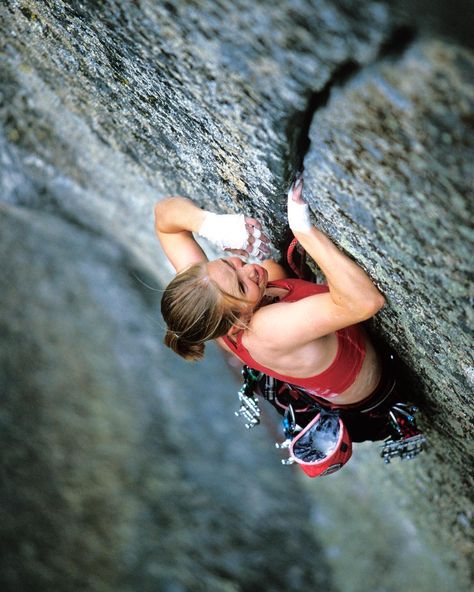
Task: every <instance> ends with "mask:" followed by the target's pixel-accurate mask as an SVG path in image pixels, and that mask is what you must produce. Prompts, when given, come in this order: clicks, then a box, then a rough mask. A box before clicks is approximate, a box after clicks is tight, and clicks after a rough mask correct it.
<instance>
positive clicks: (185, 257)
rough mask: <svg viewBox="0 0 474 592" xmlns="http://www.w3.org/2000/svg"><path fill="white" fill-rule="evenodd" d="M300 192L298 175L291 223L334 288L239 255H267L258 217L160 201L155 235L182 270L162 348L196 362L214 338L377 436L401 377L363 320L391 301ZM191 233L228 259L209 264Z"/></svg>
mask: <svg viewBox="0 0 474 592" xmlns="http://www.w3.org/2000/svg"><path fill="white" fill-rule="evenodd" d="M302 191H303V178H302V176H301V175H300V176H299V177H297V178H296V180H295V182H294V183H293V184H292V186H291V188H290V191H289V193H288V223H289V226H290V229H291V230H292V231H293V233H294V235H295V237H296V238H297V239H298V241H299V243H300V244H301V245H302V247H303V248H304V249H305V251H306V253H307V254H309V256H311V257H312V258H313V260H314V261H315V262H316V264H317V265H318V266H319V268H320V269H321V271H322V272H323V273H324V275H325V278H326V282H327V285H317V284H314V283H311V282H307V281H303V280H300V279H291V278H288V277H287V276H286V273H285V271H284V269H283V267H282V266H281V265H279V264H277V263H276V262H275V261H273V260H270V259H267V260H265V261H263V262H262V263H261V264H255V263H246V262H245V261H243V260H242V259H241V258H240V257H239V256H237V255H240V256H242V255H243V256H248V255H249V254H253V255H256V256H257V257H258V258H259V259H263V258H264V257H265V256H266V255H267V253H268V252H269V249H268V246H267V243H268V238H267V237H266V236H265V234H264V233H263V231H262V227H261V225H260V223H259V222H258V221H257V220H255V219H253V218H247V217H244V216H239V215H217V214H214V213H211V212H208V211H205V210H202V209H200V208H199V207H197V206H196V205H195V204H194V203H193V202H192V201H191V200H190V199H187V198H183V197H170V198H167V199H164V200H163V201H160V202H159V203H158V204H157V205H156V207H155V220H156V226H155V227H156V232H157V234H158V238H159V240H160V242H161V245H162V247H163V249H164V251H165V253H166V255H167V257H168V259H169V261H170V262H171V264H172V265H173V266H174V268H175V269H176V272H177V275H176V276H175V278H174V279H173V280H172V281H171V283H170V284H169V285H168V287H167V288H166V289H165V291H164V294H163V298H162V303H161V308H162V314H163V317H164V319H165V321H166V324H167V326H168V330H167V332H166V336H165V344H166V345H167V346H168V347H170V348H171V349H173V350H174V351H175V352H176V353H177V354H179V355H180V356H182V357H183V358H185V359H188V360H197V359H199V358H201V357H202V355H203V352H204V347H205V343H206V342H207V341H210V340H216V341H217V342H218V343H219V345H220V346H222V347H223V348H224V349H225V350H227V351H228V352H231V353H232V354H233V355H234V356H236V357H237V358H238V359H239V360H240V361H241V362H243V363H244V364H247V365H248V366H249V367H251V368H253V369H255V370H258V371H261V372H264V373H265V374H267V375H270V376H273V377H274V378H276V379H278V380H281V381H283V382H285V383H290V384H292V385H296V386H297V387H302V388H303V389H304V390H305V392H306V393H308V394H309V395H310V396H313V397H315V398H316V399H319V400H320V401H323V402H324V403H327V404H329V405H330V406H331V407H333V408H339V409H342V410H343V411H344V410H345V411H347V418H348V428H349V431H350V434H351V437H352V439H353V440H354V441H362V440H366V439H371V440H375V439H380V438H382V437H385V435H386V424H387V419H386V409H385V412H384V418H383V419H382V418H381V416H380V417H378V416H377V412H376V411H375V412H374V409H376V408H377V407H378V406H380V404H381V403H383V402H384V401H385V400H386V399H387V398H388V397H389V396H390V395H391V394H392V391H393V388H394V379H393V377H392V375H391V373H390V372H387V369H386V367H387V366H388V362H387V361H386V359H385V357H384V355H381V354H380V353H379V352H378V351H377V349H376V348H375V347H374V344H373V343H372V341H371V339H370V338H369V336H368V334H367V332H366V330H365V329H364V327H363V326H362V325H361V323H362V322H363V321H365V320H367V319H369V318H370V317H372V316H373V315H375V314H376V313H377V312H378V311H379V310H380V309H381V308H382V307H383V306H384V303H385V299H384V297H383V295H382V294H381V293H380V291H379V290H378V289H377V287H376V286H375V285H374V283H373V282H372V280H371V279H370V277H369V276H368V275H367V273H366V272H365V271H364V270H363V269H362V268H361V267H360V266H359V265H358V264H357V263H355V262H354V261H352V260H351V259H350V258H349V257H348V256H347V255H345V254H344V253H343V252H342V251H340V250H339V249H338V248H337V247H336V246H335V245H334V244H333V243H332V242H331V240H330V239H329V238H328V237H327V236H326V235H325V234H324V233H323V232H321V230H319V229H318V228H316V227H315V226H313V224H312V223H311V220H310V213H309V208H308V205H307V204H306V203H305V201H304V200H303V197H302ZM193 233H198V234H199V235H201V236H203V237H206V238H207V239H208V240H210V241H211V242H213V243H214V244H216V245H218V246H219V247H221V248H224V249H225V251H227V253H228V256H226V257H222V258H220V259H216V260H213V261H209V260H208V259H207V257H206V255H205V254H204V252H203V250H202V249H201V247H200V246H199V245H198V243H197V242H196V241H195V239H194V237H193ZM389 374H390V376H389ZM369 416H370V417H369Z"/></svg>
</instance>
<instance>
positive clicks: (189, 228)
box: [155, 197, 269, 271]
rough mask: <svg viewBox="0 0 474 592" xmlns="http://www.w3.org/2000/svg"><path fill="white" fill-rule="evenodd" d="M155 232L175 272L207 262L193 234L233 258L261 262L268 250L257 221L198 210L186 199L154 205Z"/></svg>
mask: <svg viewBox="0 0 474 592" xmlns="http://www.w3.org/2000/svg"><path fill="white" fill-rule="evenodd" d="M155 229H156V233H157V235H158V238H159V240H160V243H161V246H162V247H163V249H164V251H165V253H166V256H167V257H168V259H169V260H170V262H171V263H172V265H173V266H174V268H175V269H176V271H181V270H183V269H185V268H186V267H189V266H190V265H192V264H194V263H199V262H201V261H207V257H206V255H205V253H204V251H203V250H202V249H201V247H200V246H199V244H198V243H197V242H196V241H195V240H194V237H193V232H198V233H199V234H200V235H201V236H203V237H205V238H206V239H207V240H209V241H210V242H211V243H213V244H214V245H216V246H217V247H219V248H221V249H223V250H224V251H227V252H228V253H231V254H233V255H239V256H242V257H249V256H254V257H257V258H259V259H261V258H263V257H264V256H265V255H266V253H268V251H269V249H268V246H267V243H268V237H267V236H266V235H265V234H264V232H263V231H262V225H261V224H260V222H258V220H255V219H254V218H249V217H247V216H243V215H239V214H214V213H212V212H208V211H206V210H201V208H199V207H198V206H196V204H194V203H193V202H192V201H191V200H190V199H188V198H186V197H169V198H166V199H164V200H162V201H160V202H159V203H157V204H156V206H155Z"/></svg>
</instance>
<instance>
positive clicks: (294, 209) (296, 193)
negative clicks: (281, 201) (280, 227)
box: [288, 178, 312, 232]
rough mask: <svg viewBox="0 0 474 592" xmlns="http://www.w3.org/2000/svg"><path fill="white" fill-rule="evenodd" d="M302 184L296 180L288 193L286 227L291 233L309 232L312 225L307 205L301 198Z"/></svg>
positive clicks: (300, 180) (301, 181)
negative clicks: (287, 226)
mask: <svg viewBox="0 0 474 592" xmlns="http://www.w3.org/2000/svg"><path fill="white" fill-rule="evenodd" d="M302 183H303V180H302V178H300V179H297V180H296V182H295V183H292V185H291V187H290V189H289V191H288V225H289V227H290V228H291V230H293V231H296V232H309V231H310V230H311V227H312V223H311V216H310V210H309V207H308V204H307V203H305V202H304V201H303V199H302V197H301V190H302ZM295 199H296V200H297V201H295Z"/></svg>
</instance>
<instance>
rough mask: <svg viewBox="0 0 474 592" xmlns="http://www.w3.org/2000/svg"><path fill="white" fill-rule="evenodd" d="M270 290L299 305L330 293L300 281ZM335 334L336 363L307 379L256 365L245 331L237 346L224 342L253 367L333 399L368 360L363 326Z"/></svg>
mask: <svg viewBox="0 0 474 592" xmlns="http://www.w3.org/2000/svg"><path fill="white" fill-rule="evenodd" d="M268 287H270V288H272V287H273V288H285V289H286V290H288V293H287V294H286V295H285V296H284V297H283V298H281V299H280V302H296V301H298V300H301V299H302V298H306V297H308V296H312V295H313V294H322V293H323V292H328V291H329V288H328V287H327V286H325V285H320V284H313V283H311V282H307V281H304V280H299V279H285V280H276V281H274V282H269V284H268ZM336 335H337V353H336V357H335V358H334V360H333V362H332V363H331V365H330V366H329V367H328V368H326V370H323V372H320V373H319V374H316V375H315V376H310V377H308V378H296V377H293V376H285V375H283V374H279V373H278V372H274V371H273V370H271V369H270V368H266V367H265V366H262V365H261V364H259V363H258V362H256V361H255V360H254V359H253V358H252V356H251V355H250V353H249V352H248V350H247V349H246V348H245V347H244V346H243V344H242V336H243V331H241V332H240V333H238V334H237V335H236V343H233V342H232V341H231V340H230V339H229V338H228V337H227V336H225V337H224V341H225V343H226V344H227V345H228V346H229V348H230V349H231V350H232V351H233V352H234V353H235V354H236V355H237V356H238V357H239V358H240V359H241V360H243V362H244V363H245V364H247V365H248V366H250V367H251V368H254V369H255V370H259V371H260V372H264V373H265V374H268V375H269V376H273V377H274V378H277V379H279V380H282V381H283V382H289V383H290V384H295V385H297V386H301V387H303V388H304V389H305V390H307V391H308V392H309V393H311V394H314V395H317V396H320V397H325V398H330V397H336V396H337V395H340V394H341V393H343V392H344V391H345V390H346V389H348V388H349V387H350V386H351V385H352V384H353V383H354V381H355V379H356V377H357V375H358V374H359V372H360V369H361V367H362V363H363V362H364V358H365V342H364V336H363V334H362V331H361V329H360V325H350V326H349V327H345V328H344V329H339V331H336Z"/></svg>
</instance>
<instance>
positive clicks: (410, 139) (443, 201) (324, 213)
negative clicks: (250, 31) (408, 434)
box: [305, 41, 474, 550]
mask: <svg viewBox="0 0 474 592" xmlns="http://www.w3.org/2000/svg"><path fill="white" fill-rule="evenodd" d="M473 80H474V56H473V54H472V53H471V52H469V51H466V50H462V49H460V48H458V47H456V46H452V45H450V44H447V43H444V42H443V43H441V42H437V41H430V42H423V43H420V44H415V45H413V46H412V47H411V48H410V49H409V50H407V51H406V52H405V53H404V54H403V56H401V57H400V59H397V60H396V61H393V60H390V61H385V62H382V63H381V64H380V65H378V66H377V67H371V68H367V69H366V70H364V71H363V72H359V73H357V74H355V75H354V76H353V77H352V78H351V79H350V81H347V82H346V84H345V85H344V86H343V87H341V88H339V89H338V90H337V91H336V92H334V94H333V96H331V98H330V100H329V102H328V103H327V105H326V106H325V107H322V108H321V109H319V110H318V111H317V112H316V114H315V117H314V119H313V123H312V128H311V132H310V138H311V148H310V151H309V153H308V155H307V157H306V160H305V164H306V170H307V180H308V184H307V185H308V192H307V195H309V194H311V196H312V199H311V203H312V206H313V211H314V212H316V218H317V219H318V220H319V221H320V223H321V225H322V226H323V227H324V228H325V229H326V231H327V232H328V233H329V234H330V235H331V236H333V237H334V238H335V240H336V241H337V242H338V244H340V246H341V247H343V248H344V249H346V250H347V251H348V252H349V253H351V254H352V255H353V256H354V257H355V258H356V259H357V260H358V261H360V262H361V263H362V265H364V267H365V268H366V269H368V270H369V272H370V273H371V275H372V276H373V277H374V278H376V280H377V282H378V284H379V285H380V287H381V289H382V291H383V292H384V294H385V295H386V296H387V300H388V306H387V307H386V308H385V309H384V311H382V313H381V314H380V315H378V317H377V322H376V329H377V331H378V333H379V334H381V335H383V336H384V337H385V339H386V340H387V341H388V342H389V343H390V344H391V345H392V346H393V347H394V348H395V349H396V351H397V352H398V353H399V354H400V355H401V356H402V358H403V359H404V360H405V361H406V362H407V364H408V366H409V367H410V368H411V370H412V371H413V372H414V374H415V375H416V377H417V381H414V380H412V381H411V382H410V381H409V383H408V384H409V387H411V388H412V389H413V396H414V398H415V399H416V400H418V401H420V402H421V401H423V409H424V411H423V414H424V422H423V423H424V429H425V430H426V432H427V435H428V437H429V441H430V454H429V455H427V456H426V457H425V459H423V461H421V462H420V464H419V465H418V470H419V478H418V480H415V481H413V482H412V483H411V484H410V485H409V486H408V487H410V488H411V487H413V490H412V495H416V492H417V491H418V494H419V500H418V502H417V505H418V507H419V508H423V517H424V519H425V520H429V521H430V522H431V524H432V527H433V528H434V529H437V528H438V527H439V519H440V511H441V515H442V516H443V517H444V518H445V519H446V520H447V521H448V522H449V523H451V528H450V530H451V535H452V537H453V542H452V544H454V545H456V544H459V543H461V547H463V546H464V544H463V543H462V542H461V541H462V540H463V539H464V537H467V538H466V539H464V540H465V542H466V545H467V547H466V548H468V547H469V543H468V541H469V538H470V536H471V534H472V530H471V529H470V526H469V517H470V516H472V514H471V513H470V512H472V505H471V499H470V495H471V494H472V471H471V470H470V469H469V467H472V466H473V462H474V457H473V452H474V451H473V448H472V446H471V445H470V442H472V438H473V425H474V409H473V406H472V402H471V394H472V391H473V384H474V361H473V358H472V351H471V344H472V327H473V322H472V321H473V319H472V275H471V272H472V246H473V237H474V233H473V231H472V225H471V224H472V214H473V209H472V206H473V201H472V197H473V195H472V190H473V187H474V175H473V168H472V161H473V159H474V134H473V120H472V113H473V108H474V85H473ZM447 458H449V463H446V462H445V461H446V459H447ZM428 476H429V482H431V485H432V486H431V485H429V486H428V485H427V479H428ZM435 484H436V485H435ZM401 485H402V487H403V488H406V487H407V484H406V483H404V482H403V483H401ZM440 506H442V509H441V507H440ZM466 548H465V550H466Z"/></svg>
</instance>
